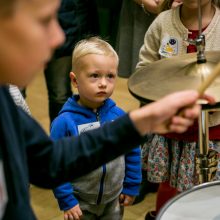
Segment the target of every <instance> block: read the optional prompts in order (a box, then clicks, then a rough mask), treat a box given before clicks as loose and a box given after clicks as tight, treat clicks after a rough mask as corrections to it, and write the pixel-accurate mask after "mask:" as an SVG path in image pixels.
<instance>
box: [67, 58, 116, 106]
mask: <svg viewBox="0 0 220 220" xmlns="http://www.w3.org/2000/svg"><path fill="white" fill-rule="evenodd" d="M79 62H80V65H79V66H78V67H77V68H76V69H75V73H70V78H71V80H72V82H73V85H74V86H75V87H76V88H77V89H78V92H79V95H80V101H79V103H80V104H82V105H83V106H86V107H89V108H92V109H96V108H98V107H100V106H101V105H102V104H103V101H104V100H106V99H107V98H108V97H110V96H111V95H112V93H113V90H114V88H115V82H116V77H117V69H118V61H117V59H116V58H115V57H114V56H105V55H96V54H88V55H86V56H84V57H82V58H80V60H79Z"/></svg>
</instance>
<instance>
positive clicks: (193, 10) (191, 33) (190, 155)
mask: <svg viewBox="0 0 220 220" xmlns="http://www.w3.org/2000/svg"><path fill="white" fill-rule="evenodd" d="M168 3H169V5H172V3H173V1H172V0H171V1H168ZM177 3H178V2H177ZM179 3H181V2H179ZM179 3H178V4H179ZM218 5H219V1H211V0H201V12H202V34H204V35H205V40H206V46H205V49H206V51H211V50H220V44H219V38H220V10H219V8H218V7H217V6H218ZM198 26H199V24H198V1H197V0H195V1H194V0H193V1H192V0H182V4H181V5H179V6H178V7H176V8H174V9H170V10H167V11H164V12H162V13H160V14H159V15H158V17H157V18H156V19H155V20H154V22H153V23H152V25H151V26H150V27H149V29H148V30H147V32H146V35H145V38H144V45H143V46H142V48H141V50H140V54H139V58H140V60H139V63H138V65H137V68H140V67H143V66H146V65H149V64H150V63H152V62H154V61H157V60H160V59H162V58H169V57H172V56H176V55H181V54H186V53H191V52H196V50H197V48H196V46H195V45H190V44H189V42H188V41H187V39H191V40H195V39H196V37H197V36H198V34H199V30H198ZM195 56H196V55H195ZM164 75H166V72H164ZM180 80H181V79H180ZM152 92H153V91H152ZM209 117H210V123H209V127H210V129H209V131H210V136H209V138H210V140H212V141H210V142H209V145H210V148H214V149H215V148H217V147H218V142H217V141H219V140H220V125H219V124H220V114H219V112H215V113H213V114H210V116H209ZM143 149H144V150H145V152H144V151H143V154H145V157H144V160H145V162H146V164H145V168H146V170H147V177H148V180H149V181H151V182H157V183H160V186H159V189H158V194H157V204H156V212H158V211H159V210H160V208H161V206H162V205H163V204H164V203H165V202H166V201H167V200H168V199H170V198H171V197H173V196H174V195H175V194H176V193H177V192H181V191H184V190H186V189H190V188H191V187H192V186H194V185H195V184H197V183H198V181H197V178H196V177H197V175H196V173H195V170H196V169H195V155H196V151H197V150H198V124H197V123H195V124H194V125H193V126H192V127H191V128H189V130H188V131H187V132H185V133H183V134H181V135H178V134H174V133H172V134H168V135H164V136H161V135H157V134H155V135H152V136H148V141H147V142H146V144H145V145H144V147H143ZM154 214H155V213H154ZM145 219H147V218H145Z"/></svg>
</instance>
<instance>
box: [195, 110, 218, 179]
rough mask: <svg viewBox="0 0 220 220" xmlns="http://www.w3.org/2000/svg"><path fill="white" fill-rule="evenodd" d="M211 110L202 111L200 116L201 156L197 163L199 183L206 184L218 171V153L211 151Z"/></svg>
mask: <svg viewBox="0 0 220 220" xmlns="http://www.w3.org/2000/svg"><path fill="white" fill-rule="evenodd" d="M208 117H209V110H202V111H201V113H200V116H199V119H198V121H199V155H198V157H197V160H196V163H197V167H198V169H199V182H200V183H205V182H209V181H211V180H212V179H213V176H214V175H215V172H216V169H217V153H216V152H215V151H213V150H209V126H208Z"/></svg>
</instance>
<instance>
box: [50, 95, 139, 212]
mask: <svg viewBox="0 0 220 220" xmlns="http://www.w3.org/2000/svg"><path fill="white" fill-rule="evenodd" d="M78 99H79V96H78V95H74V96H72V97H71V98H69V99H68V100H67V102H66V103H65V104H64V106H63V108H62V110H61V111H60V113H59V115H58V117H57V118H56V119H55V120H54V121H53V123H52V126H51V137H52V138H53V139H59V138H61V137H64V136H76V135H79V133H81V132H84V131H86V130H90V129H95V128H96V127H97V126H98V127H99V125H102V124H104V123H106V122H111V121H113V120H114V119H116V118H118V117H120V116H121V115H124V114H125V112H124V111H123V110H122V109H120V108H119V107H117V106H116V104H115V102H114V101H113V100H111V99H107V100H106V101H105V102H104V104H103V105H102V106H101V107H100V108H99V109H98V110H97V112H93V110H92V109H89V108H85V107H83V106H81V105H79V104H78V103H77V100H78ZM128 138H129V137H128ZM64 163H65V161H64ZM79 169H80V167H79ZM140 182H141V157H140V147H137V148H135V149H133V150H132V151H131V152H129V153H128V154H126V155H124V156H121V157H119V158H117V159H115V160H113V161H111V162H109V163H107V164H104V165H103V166H102V167H100V168H98V169H96V170H95V171H93V172H91V173H89V174H87V175H85V176H83V177H81V178H79V179H77V180H75V181H74V182H73V183H65V184H63V185H61V186H59V187H57V188H56V189H54V195H55V197H56V198H57V200H58V203H59V206H60V209H61V210H68V209H71V208H72V207H74V206H75V205H77V204H78V201H77V199H76V198H78V199H82V200H84V201H86V202H88V203H89V204H106V203H108V202H110V201H112V200H114V199H115V198H116V197H117V196H119V194H120V193H123V194H126V195H131V196H135V195H138V191H139V185H140Z"/></svg>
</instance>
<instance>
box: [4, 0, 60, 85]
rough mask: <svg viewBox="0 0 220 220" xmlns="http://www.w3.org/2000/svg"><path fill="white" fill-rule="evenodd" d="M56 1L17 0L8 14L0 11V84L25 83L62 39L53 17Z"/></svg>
mask: <svg viewBox="0 0 220 220" xmlns="http://www.w3.org/2000/svg"><path fill="white" fill-rule="evenodd" d="M5 1H7V0H5ZM59 4H60V1H59V0H31V1H29V0H17V2H16V3H15V4H14V6H15V7H14V11H13V13H12V14H9V15H8V16H2V14H0V27H1V28H0V84H5V83H12V84H15V85H18V86H21V87H22V86H25V85H27V84H28V83H29V81H30V80H31V79H32V77H33V76H34V75H35V73H37V72H38V71H40V70H42V69H43V68H44V66H45V64H46V63H47V62H48V60H49V59H50V58H51V55H52V52H53V50H54V49H55V47H57V46H58V45H60V44H61V43H63V41H64V34H63V32H62V30H61V29H60V27H59V25H58V23H57V20H56V12H57V9H58V7H59Z"/></svg>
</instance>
